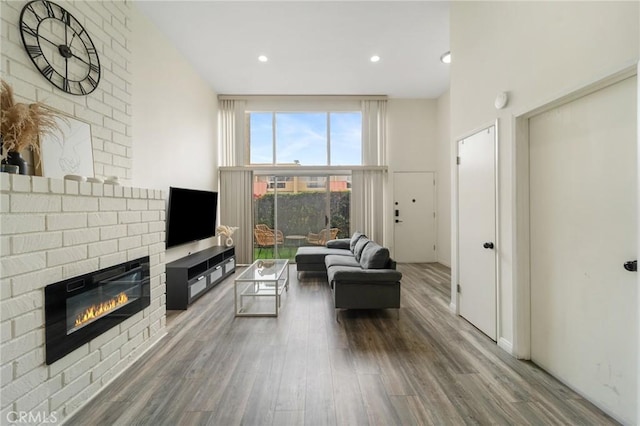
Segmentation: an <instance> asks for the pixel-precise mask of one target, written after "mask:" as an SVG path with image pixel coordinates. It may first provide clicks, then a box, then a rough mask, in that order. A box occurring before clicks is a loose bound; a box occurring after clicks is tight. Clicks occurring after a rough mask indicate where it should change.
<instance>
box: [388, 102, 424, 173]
mask: <svg viewBox="0 0 640 426" xmlns="http://www.w3.org/2000/svg"><path fill="white" fill-rule="evenodd" d="M387 122H388V127H387V137H388V139H387V145H388V150H387V151H388V153H387V159H388V161H389V169H390V170H391V171H393V172H426V171H431V172H432V171H435V170H436V101H435V100H433V99H389V101H388V102H387Z"/></svg>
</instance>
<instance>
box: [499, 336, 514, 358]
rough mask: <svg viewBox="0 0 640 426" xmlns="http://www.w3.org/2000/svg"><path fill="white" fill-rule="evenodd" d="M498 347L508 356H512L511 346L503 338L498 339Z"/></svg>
mask: <svg viewBox="0 0 640 426" xmlns="http://www.w3.org/2000/svg"><path fill="white" fill-rule="evenodd" d="M498 347H499V348H501V349H502V350H504V351H505V352H507V353H509V354H510V355H513V344H512V343H511V342H510V341H508V340H507V339H505V338H504V337H501V338H499V339H498Z"/></svg>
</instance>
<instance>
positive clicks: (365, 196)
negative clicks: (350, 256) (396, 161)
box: [351, 170, 387, 245]
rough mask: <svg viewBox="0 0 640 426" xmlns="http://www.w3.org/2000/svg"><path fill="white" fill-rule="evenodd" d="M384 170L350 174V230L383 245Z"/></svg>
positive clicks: (385, 173) (384, 210) (355, 171)
mask: <svg viewBox="0 0 640 426" xmlns="http://www.w3.org/2000/svg"><path fill="white" fill-rule="evenodd" d="M386 178H387V172H386V170H354V171H353V172H352V174H351V182H352V185H351V230H352V231H353V232H355V231H359V232H362V233H364V234H366V235H367V236H368V237H369V238H370V239H372V240H374V241H375V242H377V243H378V244H380V245H385V232H384V224H385V222H386V218H385V216H386V215H385V212H386V209H385V201H386V193H387V191H386V187H387V184H386V182H387V179H386Z"/></svg>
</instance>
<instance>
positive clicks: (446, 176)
mask: <svg viewBox="0 0 640 426" xmlns="http://www.w3.org/2000/svg"><path fill="white" fill-rule="evenodd" d="M450 109H451V101H450V93H449V91H448V90H447V91H446V92H445V93H443V94H442V95H441V96H440V97H439V98H438V100H437V127H438V138H437V146H436V159H437V164H436V171H437V175H438V177H437V192H438V202H437V206H438V213H437V218H438V220H437V222H438V241H437V243H436V245H437V248H438V250H437V251H438V253H437V256H438V262H439V263H442V264H443V265H447V266H449V267H450V266H451V222H452V220H453V219H452V217H451V170H452V163H451V159H452V156H451V146H452V145H451V144H452V142H451V120H450V115H451V114H450Z"/></svg>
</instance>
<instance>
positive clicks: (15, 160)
mask: <svg viewBox="0 0 640 426" xmlns="http://www.w3.org/2000/svg"><path fill="white" fill-rule="evenodd" d="M2 163H3V164H12V165H14V166H18V173H19V174H21V175H26V174H27V162H26V161H25V159H24V158H22V155H20V153H19V152H16V151H9V152H8V153H7V158H6V160H2Z"/></svg>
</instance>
